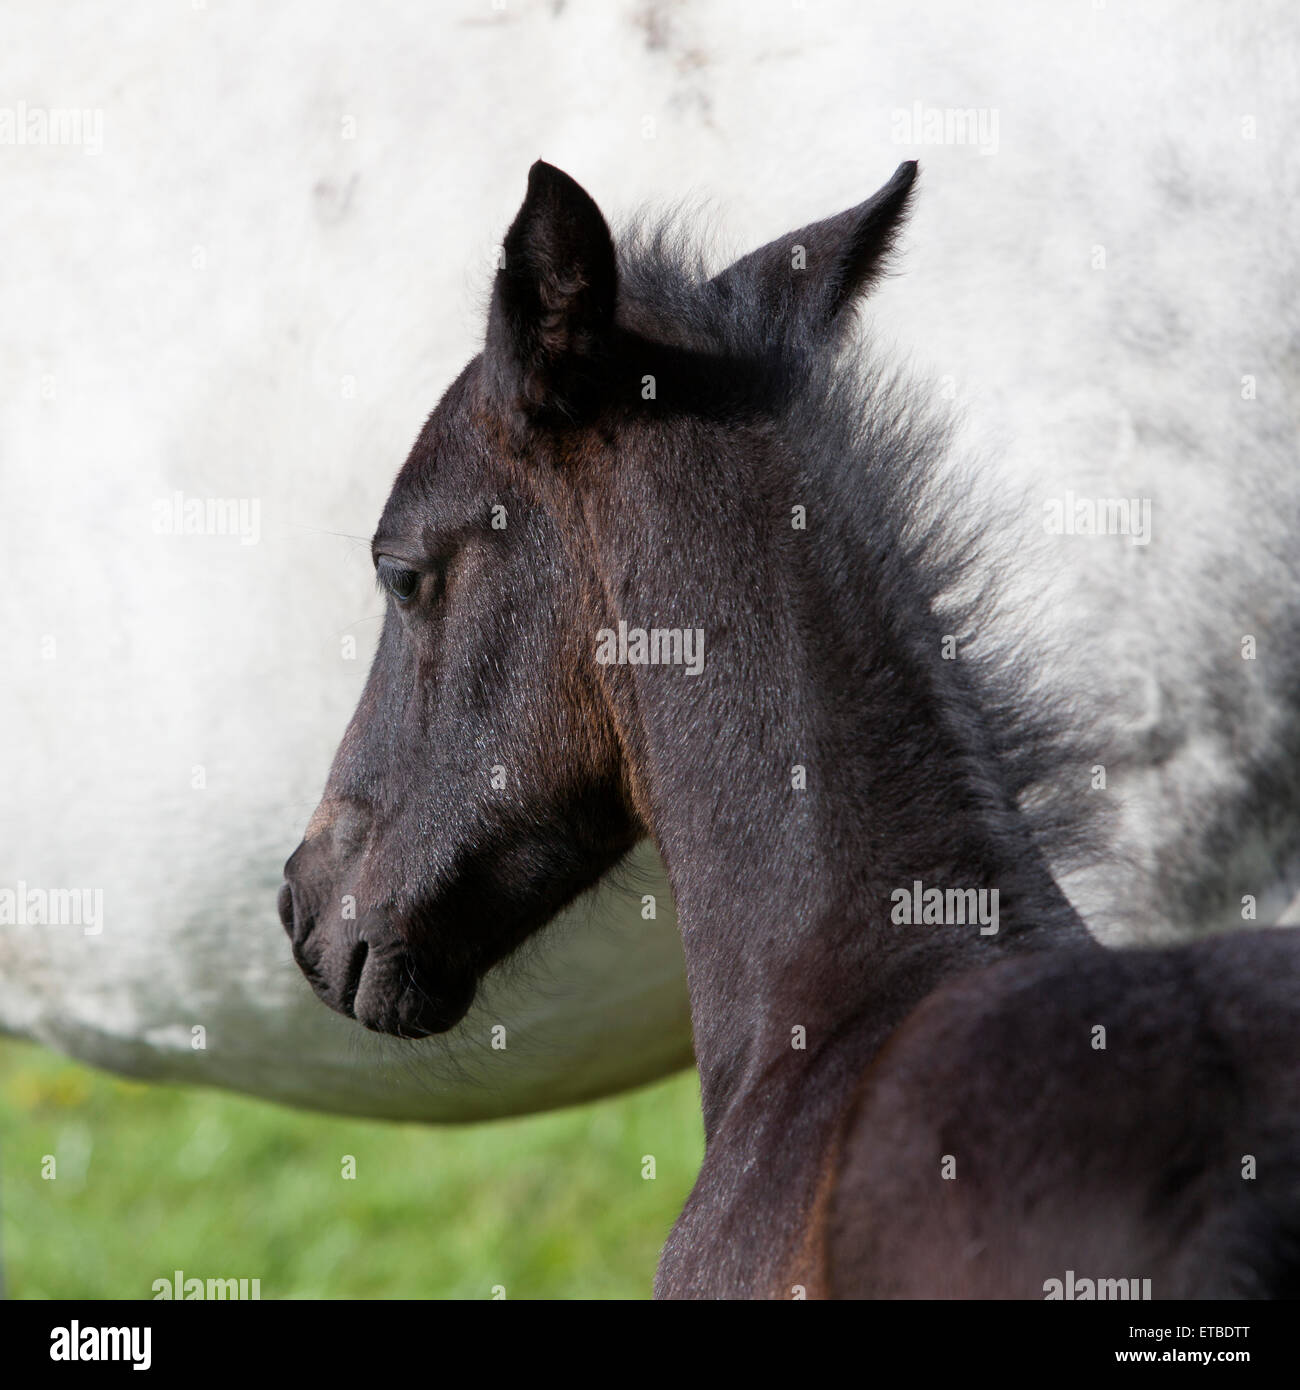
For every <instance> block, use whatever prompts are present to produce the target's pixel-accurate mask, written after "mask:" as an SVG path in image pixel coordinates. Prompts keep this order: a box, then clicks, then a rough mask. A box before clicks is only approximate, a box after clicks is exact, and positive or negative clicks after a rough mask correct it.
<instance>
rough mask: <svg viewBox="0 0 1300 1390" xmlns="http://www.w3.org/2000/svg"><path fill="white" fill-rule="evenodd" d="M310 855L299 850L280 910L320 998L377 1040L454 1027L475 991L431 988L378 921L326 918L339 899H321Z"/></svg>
mask: <svg viewBox="0 0 1300 1390" xmlns="http://www.w3.org/2000/svg"><path fill="white" fill-rule="evenodd" d="M311 848H312V846H311V845H310V844H306V843H305V844H303V845H301V846H299V848H298V850H297V851H296V852H295V853H294V855H293V856H292V858H290V860H289V862H288V863H287V864H286V865H285V882H284V883H283V884H281V886H280V896H279V909H280V921H281V922H283V923H284V929H285V931H286V932H287V933H288V935H289V940H290V943H291V945H292V949H293V958H294V960H295V961H297V963H298V968H299V969H300V970H301V971H302V973H303V974H304V975H305V976H306V977H307V980H308V982H309V983H310V984H311V987H312V988H313V989H314V990H315V991H316V994H317V995H318V997H319V998H320V999H321V1000H322V1001H323V1002H324V1003H326V1004H328V1005H329V1006H330V1008H331V1009H334V1010H335V1011H336V1012H338V1013H341V1014H343V1015H344V1016H345V1017H347V1018H352V1019H355V1020H356V1021H357V1022H358V1023H360V1024H362V1025H363V1026H364V1027H366V1028H369V1029H371V1030H372V1031H373V1032H377V1033H391V1034H393V1035H394V1036H395V1037H399V1038H427V1037H428V1036H429V1035H430V1034H431V1033H445V1032H446V1031H447V1030H448V1029H449V1028H453V1027H455V1025H456V1024H457V1023H459V1022H460V1020H461V1019H462V1018H464V1016H465V1014H466V1013H467V1012H468V1010H469V1006H470V1004H471V1003H472V1002H473V997H474V989H473V987H472V985H471V987H470V988H469V989H468V990H467V991H466V990H463V989H456V988H454V987H450V988H449V987H448V985H449V982H444V981H437V982H435V981H433V980H431V979H430V978H429V977H428V975H427V972H425V971H423V970H422V969H421V968H420V964H419V962H418V960H417V958H416V957H415V955H414V954H413V953H412V952H411V951H410V950H409V949H408V948H407V947H406V945H405V944H404V943H403V942H402V940H401V938H400V936H399V934H398V933H397V932H396V931H395V930H394V929H393V927H392V925H391V924H390V923H388V922H387V921H386V920H385V919H384V918H383V917H382V915H380V914H375V913H371V914H366V915H364V916H363V917H362V918H361V920H352V919H350V918H349V919H343V918H342V917H341V916H338V917H337V918H336V917H335V915H334V914H333V913H330V912H328V910H326V911H322V904H326V903H328V902H329V901H330V900H331V899H332V898H333V896H334V894H333V893H332V891H330V890H329V889H327V890H326V891H325V892H324V893H322V892H321V891H320V889H319V887H318V886H315V884H316V880H315V876H314V875H312V874H309V873H307V872H306V871H305V867H304V860H303V856H304V851H309V850H310V849H311ZM306 857H307V859H308V860H310V858H311V856H310V855H308V856H306Z"/></svg>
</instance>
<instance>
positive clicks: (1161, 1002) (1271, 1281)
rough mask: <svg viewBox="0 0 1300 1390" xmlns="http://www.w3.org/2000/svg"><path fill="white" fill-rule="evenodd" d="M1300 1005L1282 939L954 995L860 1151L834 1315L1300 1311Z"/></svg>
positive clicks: (1005, 981) (868, 1093) (915, 1036)
mask: <svg viewBox="0 0 1300 1390" xmlns="http://www.w3.org/2000/svg"><path fill="white" fill-rule="evenodd" d="M1298 982H1300V935H1293V934H1292V933H1291V932H1289V931H1286V930H1274V931H1258V932H1252V933H1249V934H1247V935H1240V934H1238V935H1235V936H1233V937H1232V938H1231V939H1228V938H1219V939H1214V940H1208V941H1203V942H1200V943H1198V944H1196V945H1193V946H1186V947H1180V948H1177V949H1170V950H1159V951H1104V950H1099V949H1091V950H1090V949H1082V950H1074V949H1070V950H1065V951H1061V952H1050V953H1046V954H1044V955H1041V956H1027V957H1022V958H1018V959H1015V960H1010V961H1004V962H1002V963H1000V964H998V965H995V966H991V967H989V968H988V969H985V970H979V971H975V972H973V973H971V974H968V975H963V976H962V977H960V978H959V979H957V980H955V981H953V982H952V983H950V984H948V985H946V986H944V987H943V988H941V989H939V990H937V991H936V992H935V993H934V994H932V995H930V996H929V997H928V998H927V999H926V1000H925V1002H924V1003H922V1004H921V1005H920V1006H919V1007H918V1008H917V1009H916V1010H915V1011H914V1012H913V1013H912V1014H911V1016H910V1017H909V1018H908V1019H907V1020H906V1021H905V1022H904V1023H903V1025H902V1026H901V1027H900V1028H899V1029H898V1031H897V1033H896V1034H895V1035H894V1037H893V1038H892V1039H891V1041H890V1042H889V1044H888V1045H887V1046H886V1047H885V1049H884V1050H883V1051H882V1052H881V1054H880V1055H879V1056H878V1058H877V1059H876V1061H875V1062H874V1063H873V1065H872V1066H871V1068H870V1070H869V1071H868V1073H867V1074H866V1076H865V1077H864V1079H863V1082H862V1084H861V1087H860V1089H859V1092H858V1094H857V1096H856V1097H855V1099H854V1102H853V1104H852V1106H851V1108H850V1112H849V1114H848V1117H847V1119H846V1123H845V1125H844V1128H843V1130H842V1133H841V1141H840V1147H839V1160H838V1168H839V1176H838V1180H837V1183H836V1187H835V1191H834V1193H833V1196H832V1200H831V1206H830V1211H829V1215H828V1222H827V1226H826V1245H825V1249H826V1257H827V1273H828V1283H829V1291H830V1292H831V1293H832V1295H833V1296H837V1297H847V1298H887V1297H901V1298H907V1297H959V1298H972V1297H973V1298H979V1297H988V1298H1043V1297H1045V1296H1047V1294H1048V1293H1049V1292H1050V1293H1051V1294H1053V1295H1054V1296H1066V1297H1068V1296H1071V1295H1070V1293H1069V1292H1067V1290H1069V1289H1071V1288H1072V1289H1073V1290H1074V1292H1073V1296H1074V1297H1076V1298H1077V1297H1079V1296H1081V1295H1082V1296H1085V1297H1086V1296H1089V1294H1090V1293H1093V1292H1095V1290H1096V1281H1098V1280H1107V1281H1112V1280H1123V1281H1125V1283H1124V1285H1123V1286H1119V1285H1115V1284H1108V1285H1107V1286H1104V1287H1105V1289H1106V1292H1105V1294H1104V1296H1107V1297H1116V1296H1125V1294H1124V1290H1127V1291H1128V1292H1129V1293H1131V1294H1133V1295H1134V1296H1149V1297H1153V1298H1157V1299H1158V1298H1178V1297H1189V1298H1231V1297H1242V1298H1277V1297H1294V1296H1297V1295H1300V1059H1298V1057H1297V1052H1298V1049H1297V1041H1298V1040H1300V988H1298V987H1297V985H1298ZM1148 1279H1149V1280H1150V1281H1151V1282H1150V1286H1149V1293H1147V1292H1146V1290H1145V1289H1144V1287H1143V1285H1142V1284H1141V1283H1137V1284H1134V1283H1130V1282H1129V1281H1133V1280H1138V1281H1141V1280H1148ZM1053 1280H1056V1281H1060V1283H1059V1284H1052V1283H1051V1281H1053ZM1084 1280H1088V1281H1093V1282H1092V1283H1091V1284H1085V1283H1082V1282H1081V1281H1084Z"/></svg>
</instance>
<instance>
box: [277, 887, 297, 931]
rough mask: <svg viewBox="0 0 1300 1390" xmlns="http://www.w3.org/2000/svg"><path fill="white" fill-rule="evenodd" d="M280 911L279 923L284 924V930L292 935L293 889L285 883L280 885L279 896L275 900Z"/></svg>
mask: <svg viewBox="0 0 1300 1390" xmlns="http://www.w3.org/2000/svg"><path fill="white" fill-rule="evenodd" d="M277 904H278V906H279V909H280V921H281V922H282V923H283V924H284V929H285V931H287V932H288V933H289V935H290V936H292V935H293V889H292V888H290V887H289V885H288V884H287V883H282V884H281V885H280V896H279V899H278V900H277Z"/></svg>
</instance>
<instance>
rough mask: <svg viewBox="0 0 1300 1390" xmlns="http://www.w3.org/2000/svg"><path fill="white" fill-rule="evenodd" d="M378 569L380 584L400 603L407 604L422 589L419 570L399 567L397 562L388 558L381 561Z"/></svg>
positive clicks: (403, 566)
mask: <svg viewBox="0 0 1300 1390" xmlns="http://www.w3.org/2000/svg"><path fill="white" fill-rule="evenodd" d="M378 569H379V582H380V584H382V585H383V587H384V588H385V589H387V590H388V592H389V593H390V594H392V596H393V597H394V598H395V599H396V600H397V601H398V603H405V602H406V601H407V600H408V599H410V598H413V597H414V596H415V591H416V590H417V589H418V588H419V587H420V575H419V572H418V571H417V570H410V569H407V568H406V566H405V565H399V564H398V563H397V561H396V560H389V559H387V558H383V559H381V560H380V561H379V566H378Z"/></svg>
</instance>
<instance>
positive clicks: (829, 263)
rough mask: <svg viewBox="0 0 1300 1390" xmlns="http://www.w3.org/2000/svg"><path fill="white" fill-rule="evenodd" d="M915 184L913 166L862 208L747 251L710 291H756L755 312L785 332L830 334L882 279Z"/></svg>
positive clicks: (718, 277)
mask: <svg viewBox="0 0 1300 1390" xmlns="http://www.w3.org/2000/svg"><path fill="white" fill-rule="evenodd" d="M915 181H916V161H915V160H914V159H910V160H908V161H907V163H905V164H900V165H899V166H898V168H897V169H896V170H895V171H894V177H893V178H892V179H890V180H889V182H888V183H887V184H886V185H885V186H884V187H883V188H882V189H880V191H879V192H877V193H873V194H872V195H871V197H870V198H868V199H867V201H866V202H865V203H859V204H858V206H857V207H855V208H850V209H849V210H848V211H847V212H841V213H839V214H837V215H836V216H835V217H828V218H826V219H825V221H823V222H813V223H811V224H810V225H809V226H807V227H801V228H800V229H799V231H797V232H791V233H790V234H789V235H788V236H783V237H779V238H778V239H777V240H776V241H772V242H769V243H768V244H767V245H766V246H761V247H759V249H758V250H757V251H751V252H750V253H749V255H748V256H742V257H741V259H740V260H738V261H736V262H735V264H734V265H731V266H728V267H727V269H726V270H724V271H722V272H720V273H719V274H718V275H716V276H714V278H713V284H714V285H716V286H717V287H718V288H719V289H720V290H721V291H722V292H723V293H724V294H744V293H746V292H749V293H755V292H756V293H757V297H758V302H759V309H760V311H761V312H762V313H764V314H768V315H771V316H772V320H773V323H774V325H776V326H779V327H780V328H782V329H784V330H786V331H788V330H790V329H792V328H794V329H802V330H805V331H809V330H811V331H817V330H822V329H829V328H831V327H832V326H833V325H834V324H835V322H836V320H837V319H838V318H839V316H840V314H841V313H842V312H843V311H844V310H845V309H846V308H847V307H848V306H849V305H851V304H852V303H853V301H854V300H855V299H857V298H858V297H859V296H860V295H863V294H865V293H866V292H867V291H868V290H869V289H871V287H872V286H873V285H874V284H875V283H876V282H877V281H878V280H879V279H880V277H881V276H882V275H883V274H884V273H885V271H886V269H887V267H888V262H889V253H890V251H892V250H893V247H894V243H895V241H896V240H897V237H898V234H899V232H900V230H901V229H902V226H903V223H904V221H905V220H906V218H907V207H908V199H909V197H910V195H911V192H912V185H913V183H915Z"/></svg>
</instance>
